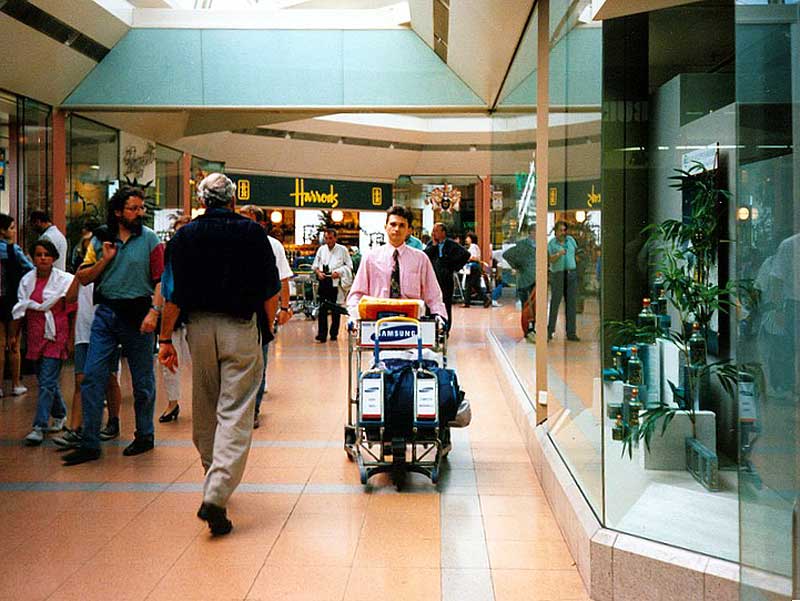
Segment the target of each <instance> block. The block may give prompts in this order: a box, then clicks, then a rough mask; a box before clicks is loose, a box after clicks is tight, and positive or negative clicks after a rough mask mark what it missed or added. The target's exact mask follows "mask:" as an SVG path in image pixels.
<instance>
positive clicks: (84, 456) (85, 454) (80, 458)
mask: <svg viewBox="0 0 800 601" xmlns="http://www.w3.org/2000/svg"><path fill="white" fill-rule="evenodd" d="M61 459H63V461H64V465H65V466H66V465H79V464H81V463H86V462H87V461H96V460H98V459H100V449H90V448H88V447H78V448H77V449H75V450H74V451H70V452H69V453H67V454H66V455H64V456H63V457H62V458H61Z"/></svg>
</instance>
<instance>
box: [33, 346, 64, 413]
mask: <svg viewBox="0 0 800 601" xmlns="http://www.w3.org/2000/svg"><path fill="white" fill-rule="evenodd" d="M61 363H62V361H61V359H51V358H50V357H42V358H41V359H39V361H38V364H37V366H36V378H37V379H38V381H39V401H38V403H37V404H36V417H35V418H34V420H33V425H34V426H38V427H40V428H47V426H48V424H49V421H50V415H52V416H53V417H55V418H62V417H66V415H67V405H66V404H65V403H64V398H63V397H62V396H61V389H60V388H59V385H58V380H59V376H60V375H61Z"/></svg>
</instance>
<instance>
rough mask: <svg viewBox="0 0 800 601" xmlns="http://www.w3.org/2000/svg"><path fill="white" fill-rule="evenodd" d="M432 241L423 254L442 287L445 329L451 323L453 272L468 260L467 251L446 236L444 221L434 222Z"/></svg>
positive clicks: (449, 326) (448, 328)
mask: <svg viewBox="0 0 800 601" xmlns="http://www.w3.org/2000/svg"><path fill="white" fill-rule="evenodd" d="M431 236H432V238H433V240H432V243H431V244H430V246H428V248H426V249H425V254H426V255H428V258H429V259H430V260H431V263H432V264H433V271H434V273H436V279H437V281H438V282H439V287H440V288H441V289H442V300H444V305H445V307H447V331H448V332H449V331H450V328H451V327H452V323H453V274H455V272H456V271H458V270H459V269H461V268H462V267H464V265H466V264H467V261H469V251H468V250H467V249H466V248H464V247H463V246H461V245H460V244H456V243H455V242H454V241H453V240H451V239H450V238H448V237H447V228H446V227H445V225H444V223H441V222H439V223H436V224H435V225H434V226H433V230H432V231H431Z"/></svg>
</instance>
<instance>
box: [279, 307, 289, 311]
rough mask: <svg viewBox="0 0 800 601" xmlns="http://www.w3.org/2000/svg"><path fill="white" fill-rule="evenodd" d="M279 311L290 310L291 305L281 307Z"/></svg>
mask: <svg viewBox="0 0 800 601" xmlns="http://www.w3.org/2000/svg"><path fill="white" fill-rule="evenodd" d="M281 311H291V307H281Z"/></svg>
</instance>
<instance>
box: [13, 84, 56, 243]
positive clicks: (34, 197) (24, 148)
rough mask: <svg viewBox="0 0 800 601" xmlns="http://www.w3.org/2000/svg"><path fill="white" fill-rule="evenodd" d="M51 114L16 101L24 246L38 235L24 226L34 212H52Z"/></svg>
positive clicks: (22, 100)
mask: <svg viewBox="0 0 800 601" xmlns="http://www.w3.org/2000/svg"><path fill="white" fill-rule="evenodd" d="M52 124H53V122H52V111H51V109H50V107H49V106H47V105H44V104H41V103H38V102H36V101H34V100H30V99H28V98H19V99H18V102H17V128H18V136H19V137H18V143H17V170H16V173H17V215H18V221H19V222H20V223H21V224H22V226H23V227H22V228H19V225H18V229H21V234H20V236H19V238H18V240H19V241H20V243H21V244H25V248H27V242H30V241H33V240H34V239H35V237H36V235H37V234H36V233H35V232H33V231H32V230H30V229H29V228H28V227H26V226H25V221H26V219H25V218H26V217H27V215H28V214H29V213H30V212H31V211H34V210H37V209H40V210H43V211H51V210H52V207H51V206H50V195H49V192H50V189H51V181H50V178H51V176H52V172H51V160H52V157H51V154H52V146H53V139H52V136H53V127H52Z"/></svg>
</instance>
